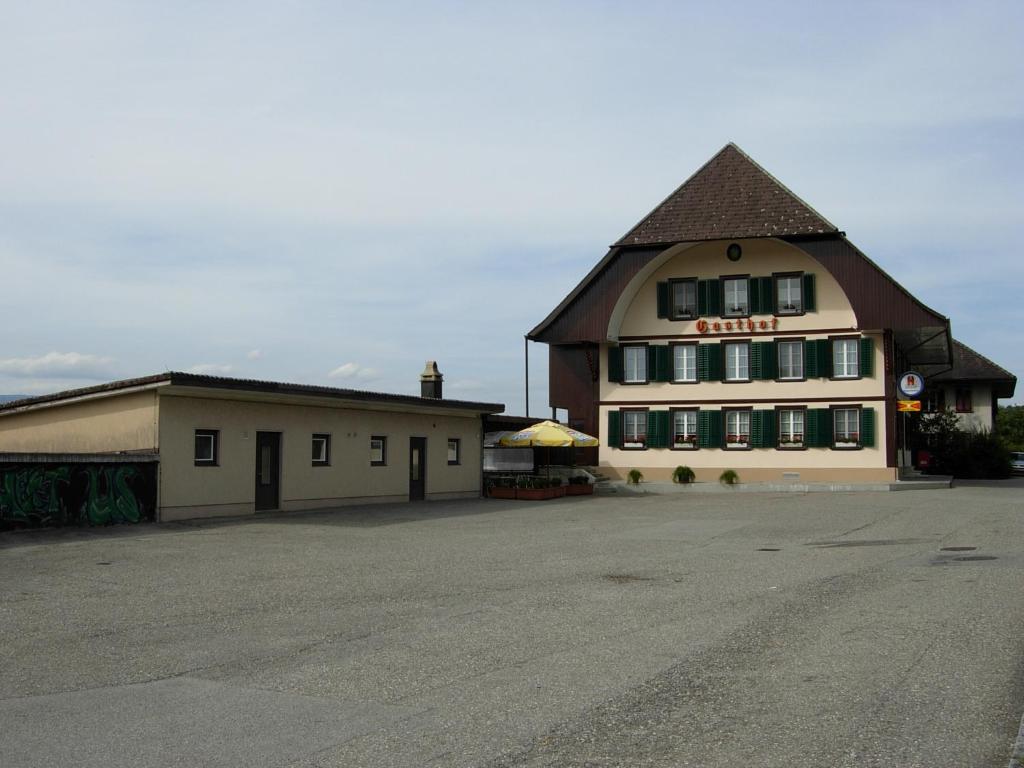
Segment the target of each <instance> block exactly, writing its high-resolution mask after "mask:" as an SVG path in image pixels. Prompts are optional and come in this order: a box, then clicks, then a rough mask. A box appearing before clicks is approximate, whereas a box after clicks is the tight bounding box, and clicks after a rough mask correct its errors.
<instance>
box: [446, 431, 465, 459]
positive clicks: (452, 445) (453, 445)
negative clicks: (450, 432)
mask: <svg viewBox="0 0 1024 768" xmlns="http://www.w3.org/2000/svg"><path fill="white" fill-rule="evenodd" d="M460 448H461V443H460V441H459V440H457V439H456V438H453V437H449V438H448V463H449V464H461V463H462V456H461V451H460Z"/></svg>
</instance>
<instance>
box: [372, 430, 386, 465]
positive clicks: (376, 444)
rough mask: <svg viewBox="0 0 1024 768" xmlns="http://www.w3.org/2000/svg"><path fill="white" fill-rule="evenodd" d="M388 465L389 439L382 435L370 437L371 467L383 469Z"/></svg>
mask: <svg viewBox="0 0 1024 768" xmlns="http://www.w3.org/2000/svg"><path fill="white" fill-rule="evenodd" d="M387 463H388V439H387V438H386V437H384V436H382V435H373V436H371V437H370V466H371V467H383V466H386V465H387Z"/></svg>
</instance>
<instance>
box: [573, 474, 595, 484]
mask: <svg viewBox="0 0 1024 768" xmlns="http://www.w3.org/2000/svg"><path fill="white" fill-rule="evenodd" d="M569 485H590V478H589V477H587V476H586V475H577V476H576V477H570V478H569Z"/></svg>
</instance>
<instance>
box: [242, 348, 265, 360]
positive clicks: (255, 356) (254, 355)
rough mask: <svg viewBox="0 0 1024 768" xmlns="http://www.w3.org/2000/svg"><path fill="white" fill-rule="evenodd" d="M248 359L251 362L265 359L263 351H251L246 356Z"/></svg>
mask: <svg viewBox="0 0 1024 768" xmlns="http://www.w3.org/2000/svg"><path fill="white" fill-rule="evenodd" d="M246 357H247V358H249V359H250V360H262V359H263V350H262V349H254V350H251V351H250V352H249V353H248V354H247V355H246Z"/></svg>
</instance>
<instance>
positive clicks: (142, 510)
mask: <svg viewBox="0 0 1024 768" xmlns="http://www.w3.org/2000/svg"><path fill="white" fill-rule="evenodd" d="M155 488H156V486H155V467H154V465H151V464H150V465H145V464H141V465H140V464H6V465H0V527H5V528H12V527H38V526H53V525H113V524H115V523H137V522H139V521H140V520H147V519H149V520H151V519H153V512H154V509H155V497H156V492H155Z"/></svg>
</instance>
